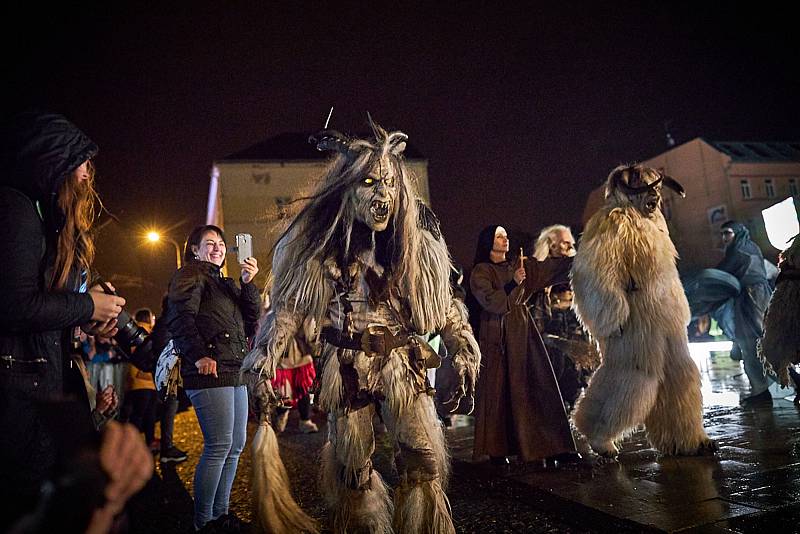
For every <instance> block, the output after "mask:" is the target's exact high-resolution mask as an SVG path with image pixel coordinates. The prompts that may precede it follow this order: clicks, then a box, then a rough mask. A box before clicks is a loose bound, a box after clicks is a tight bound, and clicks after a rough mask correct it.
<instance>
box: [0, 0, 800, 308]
mask: <svg viewBox="0 0 800 534" xmlns="http://www.w3.org/2000/svg"><path fill="white" fill-rule="evenodd" d="M666 4H667V3H662V2H659V3H656V2H637V3H635V4H631V5H628V6H625V5H623V4H618V5H611V6H608V7H587V6H586V5H581V4H576V3H570V4H566V5H562V6H559V7H558V8H557V9H556V8H553V7H550V6H547V5H545V3H529V4H527V5H526V6H524V7H523V6H522V5H514V4H513V3H504V4H501V3H496V4H494V3H482V2H475V3H467V2H458V3H455V2H454V3H435V4H434V3H431V5H426V4H415V3H397V4H396V5H394V6H393V7H389V6H382V5H381V4H379V3H372V2H370V3H367V2H364V3H343V2H336V3H322V2H314V3H310V2H309V3H306V2H282V3H268V2H251V3H245V2H224V3H223V2H214V3H212V2H191V3H176V4H174V5H170V6H163V5H159V4H155V3H153V4H151V5H142V4H140V3H137V4H136V5H133V4H126V3H105V4H102V5H101V4H98V5H94V6H93V5H89V4H75V5H71V6H69V7H59V8H53V7H50V6H47V7H45V4H35V3H34V4H31V3H25V4H21V3H15V2H12V3H7V4H6V5H5V7H3V8H2V10H3V20H4V23H5V24H4V31H3V34H2V35H3V37H2V40H3V42H2V46H3V50H4V56H5V58H4V69H3V71H4V76H3V78H4V82H3V86H4V88H3V89H4V90H3V94H4V95H5V96H4V97H3V102H4V106H3V108H4V109H3V113H7V112H12V111H15V110H18V109H24V108H30V107H39V108H44V109H49V110H52V111H56V112H60V113H63V114H64V115H66V116H67V117H68V118H69V119H70V120H72V121H73V122H75V123H76V124H77V125H78V126H79V127H80V128H81V129H82V130H84V131H85V132H86V133H87V134H88V135H89V136H90V137H91V138H92V139H93V140H94V141H95V142H97V143H98V144H99V145H100V154H99V156H98V157H97V159H96V165H97V168H98V181H97V183H98V189H99V192H100V195H101V198H102V199H103V201H104V203H105V206H106V208H107V210H108V211H109V212H111V213H112V214H114V215H115V216H116V217H117V218H118V219H119V223H117V222H112V223H109V224H107V225H105V226H104V227H103V228H102V230H101V232H100V236H99V238H98V247H99V250H98V259H97V262H96V264H97V268H98V271H99V273H100V274H101V275H103V276H104V277H106V278H109V279H112V280H114V281H116V282H117V285H118V287H119V288H120V289H121V291H120V292H121V293H126V294H123V296H126V297H128V298H129V306H130V307H131V308H134V307H138V306H141V305H148V306H150V307H153V308H154V309H156V310H157V309H158V303H159V299H160V295H161V293H162V292H163V291H164V289H165V288H166V285H167V282H168V280H169V277H170V275H171V272H172V270H173V269H174V265H175V253H174V250H173V249H172V247H171V246H170V245H169V244H162V245H159V246H153V245H148V244H145V243H144V241H143V239H142V237H141V234H142V233H143V231H144V229H145V228H149V227H157V228H159V229H161V230H162V231H163V230H166V231H167V233H168V234H169V236H170V237H172V238H173V239H175V240H176V241H178V242H182V241H183V240H184V239H185V236H186V234H187V233H188V232H189V230H190V229H191V228H192V227H193V226H194V225H197V224H201V223H203V222H204V219H205V211H206V201H207V196H208V183H209V178H208V177H209V171H210V167H211V162H212V161H213V160H215V159H221V158H223V157H225V156H226V155H229V154H231V153H234V152H236V151H239V150H241V149H243V148H246V147H248V146H250V145H252V144H254V143H257V142H259V141H262V140H264V139H265V138H267V137H270V136H273V135H276V134H279V133H282V132H287V131H294V132H307V133H311V132H313V131H316V130H318V129H319V128H321V127H322V125H323V123H324V120H325V117H326V115H327V112H328V110H329V108H330V107H331V106H334V107H335V111H334V114H333V118H332V122H331V126H332V127H334V128H336V129H339V130H343V131H350V132H353V131H364V130H365V128H366V118H365V117H366V115H365V112H366V111H369V112H370V113H371V114H372V116H373V117H374V118H375V119H376V120H377V121H378V122H379V123H381V124H382V125H383V126H385V127H386V128H388V129H400V130H403V131H404V132H406V133H407V134H408V135H409V136H410V140H411V142H412V143H413V144H414V146H415V147H416V148H417V149H418V150H419V151H420V152H422V154H424V156H425V157H427V158H428V160H429V165H430V166H429V175H430V188H431V202H432V207H433V208H434V210H435V211H436V213H437V214H438V216H439V217H440V218H441V220H442V225H443V230H444V233H445V236H446V238H447V240H448V243H449V244H450V246H451V249H452V253H453V255H454V257H455V259H456V261H458V262H459V263H461V264H463V265H465V266H466V267H469V266H470V264H471V262H472V255H473V251H474V245H475V240H476V238H477V234H478V232H479V230H480V229H481V228H482V227H483V226H485V225H487V224H490V223H501V224H503V225H505V226H506V227H507V228H510V229H521V230H525V231H528V232H530V233H538V231H539V230H540V229H541V228H542V227H543V226H545V225H548V224H553V223H556V222H558V223H565V224H569V225H572V226H573V228H575V229H580V218H581V212H582V210H583V206H584V202H585V199H586V196H587V195H588V193H589V191H590V190H591V189H593V188H594V187H596V186H597V185H599V184H600V183H601V182H602V180H603V179H604V178H605V177H606V175H607V174H608V172H609V170H610V169H611V168H612V167H614V166H616V165H617V164H619V163H622V162H631V161H636V160H643V159H647V158H649V157H651V156H654V155H656V154H658V153H659V152H661V151H663V150H664V149H666V147H667V145H666V130H665V126H666V127H668V128H669V131H670V133H671V135H672V136H673V137H674V139H675V141H676V142H677V143H678V144H680V143H682V142H685V141H688V140H691V139H693V138H695V137H698V136H702V137H705V138H707V139H711V140H737V141H774V140H775V141H789V140H791V141H796V140H798V139H800V122H799V121H798V118H800V112H799V110H798V100H797V95H798V94H800V91H798V89H800V83H798V79H799V77H798V75H797V58H796V56H797V53H798V36H797V32H796V24H795V21H796V18H794V17H793V16H790V15H789V7H780V8H779V7H777V5H778V4H774V5H771V4H769V3H763V2H761V3H751V4H750V5H749V6H745V7H736V8H734V7H732V5H733V4H721V3H717V4H710V3H709V4H696V3H692V4H691V5H689V4H686V5H677V6H675V5H666ZM676 178H678V179H680V177H676ZM106 220H108V217H107V216H106V217H104V218H103V219H101V223H103V222H105V221H106ZM254 237H255V239H258V238H259V236H258V235H256V236H254ZM12 254H13V251H12ZM265 267H266V266H264V265H262V269H264V268H265ZM122 288H125V289H122Z"/></svg>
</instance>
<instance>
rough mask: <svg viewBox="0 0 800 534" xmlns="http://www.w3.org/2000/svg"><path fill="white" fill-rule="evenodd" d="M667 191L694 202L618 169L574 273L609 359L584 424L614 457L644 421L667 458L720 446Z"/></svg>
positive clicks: (585, 315) (578, 301)
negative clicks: (690, 332) (692, 338)
mask: <svg viewBox="0 0 800 534" xmlns="http://www.w3.org/2000/svg"><path fill="white" fill-rule="evenodd" d="M663 186H667V187H669V188H671V189H673V190H674V191H676V192H677V193H678V194H680V195H681V196H684V194H683V188H681V186H680V185H679V184H678V183H677V182H675V181H674V180H673V179H672V178H670V177H668V176H664V175H662V174H661V173H659V172H658V171H656V170H654V169H651V168H648V167H643V166H639V165H636V166H621V167H618V168H616V169H614V170H613V171H612V172H611V174H610V175H609V177H608V180H607V182H606V192H605V197H606V200H605V204H604V206H603V207H602V208H601V209H600V210H599V211H598V212H597V213H595V214H594V215H593V216H592V218H591V219H589V222H588V223H587V224H586V228H585V230H584V233H583V236H582V238H581V242H580V246H579V248H578V254H577V256H576V257H575V262H574V263H573V266H572V273H571V276H572V285H573V288H574V290H575V296H574V302H573V305H574V306H575V309H576V312H577V314H578V318H579V319H580V320H581V322H582V323H583V324H584V325H585V326H586V327H587V329H588V330H589V332H590V333H591V335H592V336H593V337H594V338H595V339H596V340H597V341H598V342H599V345H600V352H601V354H602V364H601V365H600V367H599V368H598V369H597V371H596V372H595V374H594V376H593V377H592V379H591V381H590V382H589V387H588V388H587V390H586V392H585V394H584V396H583V397H581V399H580V400H579V401H578V404H577V407H576V409H575V415H574V421H575V425H576V427H577V428H578V430H579V431H580V432H582V433H583V434H584V435H585V436H586V437H587V438H588V440H589V444H590V445H591V446H592V448H593V449H594V450H595V452H597V453H598V454H600V455H602V456H606V457H614V456H615V455H616V454H617V447H616V446H615V444H614V441H615V440H617V439H618V438H620V437H621V436H622V435H623V433H625V432H626V431H630V430H631V429H633V427H635V426H636V425H639V424H641V423H644V424H645V426H646V428H647V437H648V439H649V440H650V443H651V444H652V445H653V446H654V447H655V448H656V449H658V450H659V451H661V452H662V453H665V454H697V453H700V452H702V451H704V450H713V449H715V445H714V442H713V441H711V440H710V439H709V438H708V436H707V435H706V433H705V431H704V430H703V403H702V396H701V393H700V372H699V370H698V368H697V365H695V363H694V362H693V361H692V359H691V357H690V356H689V346H688V340H687V333H686V327H687V325H688V324H689V319H690V313H689V305H688V303H687V301H686V297H685V295H684V292H683V286H682V285H681V281H680V279H679V278H678V271H677V269H676V267H675V260H676V257H677V253H676V251H675V246H674V245H673V244H672V240H671V239H670V238H669V232H668V230H667V224H666V221H665V220H664V216H663V215H662V213H661V210H660V205H661V188H662V187H663Z"/></svg>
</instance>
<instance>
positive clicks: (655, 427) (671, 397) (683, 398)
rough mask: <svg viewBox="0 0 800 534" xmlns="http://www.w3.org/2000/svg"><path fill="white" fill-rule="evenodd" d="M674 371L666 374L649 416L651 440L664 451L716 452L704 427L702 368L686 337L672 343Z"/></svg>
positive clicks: (670, 363)
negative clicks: (696, 360)
mask: <svg viewBox="0 0 800 534" xmlns="http://www.w3.org/2000/svg"><path fill="white" fill-rule="evenodd" d="M668 350H669V353H670V354H671V357H670V361H669V364H668V365H669V366H670V372H669V373H666V374H665V375H664V378H663V380H662V382H661V384H660V387H659V392H658V397H657V399H656V403H655V405H654V406H653V409H652V411H651V412H650V414H649V415H648V416H647V419H646V421H645V426H646V427H647V439H648V440H649V441H650V443H651V444H652V445H653V447H655V448H656V449H658V450H659V451H660V452H662V453H664V454H683V455H694V454H701V453H704V452H713V451H714V450H716V445H715V444H714V442H713V441H711V440H710V439H709V438H708V436H707V435H706V432H705V430H703V396H702V393H701V392H700V371H699V369H698V368H697V365H695V363H694V361H692V359H691V356H690V355H689V347H688V346H687V345H686V341H685V340H683V339H675V340H672V341H671V342H670V343H669V349H668Z"/></svg>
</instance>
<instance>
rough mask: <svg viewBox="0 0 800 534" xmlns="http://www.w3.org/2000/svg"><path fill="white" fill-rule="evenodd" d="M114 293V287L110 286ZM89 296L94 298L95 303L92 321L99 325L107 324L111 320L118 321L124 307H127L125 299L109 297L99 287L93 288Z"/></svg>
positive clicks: (114, 296)
mask: <svg viewBox="0 0 800 534" xmlns="http://www.w3.org/2000/svg"><path fill="white" fill-rule="evenodd" d="M109 287H110V288H111V290H112V291H114V287H113V286H111V285H109ZM89 296H91V297H92V302H93V303H94V312H93V313H92V321H97V322H99V323H107V322H108V321H110V320H111V319H116V318H117V315H119V312H121V311H122V307H123V306H124V305H125V299H124V298H122V297H118V296H116V295H107V294H106V293H104V292H103V288H102V287H100V286H99V285H97V286H94V287H92V288H91V289H90V290H89Z"/></svg>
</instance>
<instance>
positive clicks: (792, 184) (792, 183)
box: [789, 178, 797, 197]
mask: <svg viewBox="0 0 800 534" xmlns="http://www.w3.org/2000/svg"><path fill="white" fill-rule="evenodd" d="M789 194H790V195H792V196H793V197H796V196H797V180H796V179H795V178H789Z"/></svg>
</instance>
